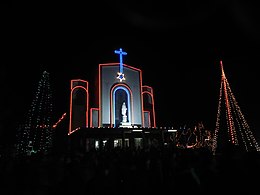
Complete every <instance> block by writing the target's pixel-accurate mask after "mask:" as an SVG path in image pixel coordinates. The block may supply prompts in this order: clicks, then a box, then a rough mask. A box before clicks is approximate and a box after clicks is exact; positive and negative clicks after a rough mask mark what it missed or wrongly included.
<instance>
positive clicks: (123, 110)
mask: <svg viewBox="0 0 260 195" xmlns="http://www.w3.org/2000/svg"><path fill="white" fill-rule="evenodd" d="M126 111H127V107H126V105H125V102H123V105H122V108H121V113H122V115H123V122H127V116H126Z"/></svg>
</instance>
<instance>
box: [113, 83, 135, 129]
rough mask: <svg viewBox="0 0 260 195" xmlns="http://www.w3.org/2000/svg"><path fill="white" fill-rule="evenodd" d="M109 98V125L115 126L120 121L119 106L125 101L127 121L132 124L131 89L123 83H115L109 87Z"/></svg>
mask: <svg viewBox="0 0 260 195" xmlns="http://www.w3.org/2000/svg"><path fill="white" fill-rule="evenodd" d="M110 94H111V99H110V105H111V106H110V113H111V122H110V123H111V126H112V127H117V126H119V125H120V122H122V115H121V106H122V104H123V102H125V104H126V107H127V112H126V116H127V122H128V123H129V124H132V121H133V116H132V113H133V104H132V93H131V89H130V88H129V87H128V86H127V85H124V84H117V85H115V86H113V87H112V88H111V92H110Z"/></svg>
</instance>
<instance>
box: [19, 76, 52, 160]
mask: <svg viewBox="0 0 260 195" xmlns="http://www.w3.org/2000/svg"><path fill="white" fill-rule="evenodd" d="M52 111H53V103H52V91H51V86H50V76H49V73H48V72H47V71H44V72H43V73H42V77H41V79H40V81H39V83H38V87H37V90H36V93H35V96H34V99H33V101H32V104H31V106H30V109H29V111H28V113H27V116H26V121H25V123H24V124H23V125H20V126H19V128H18V131H17V144H16V154H17V155H31V153H43V154H46V153H48V152H49V151H50V149H51V147H52V141H53V126H52V125H51V123H52V116H53V114H52Z"/></svg>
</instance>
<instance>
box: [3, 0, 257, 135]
mask: <svg viewBox="0 0 260 195" xmlns="http://www.w3.org/2000/svg"><path fill="white" fill-rule="evenodd" d="M209 2H210V3H209ZM209 2H207V1H199V2H198V1H196V3H194V1H192V0H182V1H179V2H174V1H173V2H171V1H166V0H161V1H159V3H158V1H157V3H155V2H151V1H143V3H140V2H138V3H133V2H132V1H119V0H116V1H105V2H102V1H93V2H91V1H87V3H82V2H81V1H72V2H63V1H61V2H60V3H53V2H52V1H48V0H47V1H46V0H45V1H37V2H35V1H27V2H23V1H20V2H15V1H13V2H12V3H2V4H1V8H0V12H1V29H2V30H1V33H2V36H1V44H0V45H1V47H2V52H1V54H2V55H1V56H2V57H1V61H2V62H1V72H0V74H1V77H0V79H1V83H2V89H1V92H2V93H1V94H2V96H1V105H2V106H1V107H2V108H4V109H1V115H3V117H1V132H0V136H1V137H2V138H3V137H5V136H7V137H9V138H10V139H11V137H12V136H13V134H14V132H15V126H17V124H19V123H21V122H22V121H23V118H24V116H25V115H26V112H27V111H28V109H29V107H30V104H31V102H32V99H33V97H34V93H35V91H36V87H37V84H38V81H39V79H40V77H41V74H42V71H43V70H46V71H48V72H49V73H50V76H51V81H52V88H53V93H54V106H55V108H54V118H57V119H58V118H59V117H60V116H61V115H62V114H63V113H64V112H68V111H69V94H70V91H69V90H70V80H71V79H77V78H80V79H84V80H87V81H88V82H89V85H90V89H91V90H92V91H94V90H95V86H94V85H95V77H96V75H97V70H98V64H99V63H110V62H119V56H118V55H115V54H114V50H116V49H119V48H123V50H124V51H126V52H127V53H128V55H127V56H125V57H124V63H125V64H128V65H130V66H134V67H136V68H139V69H141V70H142V71H143V84H144V85H149V86H151V87H153V89H154V100H155V110H156V117H157V126H174V127H176V128H178V127H179V126H180V125H184V124H186V123H190V122H194V121H202V122H203V123H204V125H205V126H206V127H207V128H209V129H212V130H213V129H214V127H215V122H216V115H217V106H218V98H219V89H220V81H221V80H220V79H221V70H220V65H219V61H220V60H223V65H224V70H225V73H226V77H227V79H228V82H229V84H230V86H231V88H232V92H233V93H234V95H235V98H236V100H237V102H238V104H239V106H240V108H241V110H242V113H243V114H244V115H245V118H246V119H247V122H248V123H249V126H250V127H251V129H252V131H253V132H254V133H256V134H257V136H258V137H259V138H260V122H259V117H258V110H259V108H260V104H259V92H258V89H259V87H258V83H259V76H258V71H257V70H258V69H259V64H260V62H259V58H258V56H259V55H260V54H259V51H260V47H259V44H260V39H259V33H260V28H259V26H258V25H259V22H260V21H259V18H260V17H259V12H258V9H257V8H256V5H254V3H250V2H248V1H247V2H248V3H244V2H243V1H230V2H228V3H227V2H226V1H224V0H215V1H214V0H213V1H209ZM242 2H243V3H242ZM92 94H94V92H93V93H92ZM90 98H92V99H93V98H94V97H90ZM7 130H8V132H7Z"/></svg>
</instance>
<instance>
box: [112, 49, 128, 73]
mask: <svg viewBox="0 0 260 195" xmlns="http://www.w3.org/2000/svg"><path fill="white" fill-rule="evenodd" d="M115 54H119V57H120V69H119V72H120V73H121V74H123V55H127V53H126V52H124V51H123V50H122V48H120V49H119V50H115Z"/></svg>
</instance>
